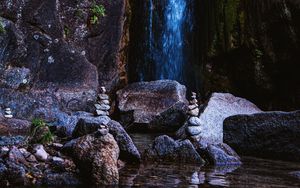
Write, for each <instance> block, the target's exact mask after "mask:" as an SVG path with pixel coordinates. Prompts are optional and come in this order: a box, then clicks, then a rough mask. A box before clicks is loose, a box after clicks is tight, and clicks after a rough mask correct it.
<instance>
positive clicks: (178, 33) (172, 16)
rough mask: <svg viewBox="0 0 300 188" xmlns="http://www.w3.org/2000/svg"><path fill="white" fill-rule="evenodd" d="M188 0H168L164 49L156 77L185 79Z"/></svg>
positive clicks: (163, 39) (163, 36) (156, 63)
mask: <svg viewBox="0 0 300 188" xmlns="http://www.w3.org/2000/svg"><path fill="white" fill-rule="evenodd" d="M185 11H186V0H168V2H167V4H166V7H165V11H164V24H165V25H164V27H163V31H162V39H161V43H162V44H161V45H162V51H161V58H160V61H156V62H155V65H156V79H172V80H178V81H183V65H184V54H183V47H184V44H183V43H184V33H183V31H184V28H183V27H184V21H185V20H184V19H185Z"/></svg>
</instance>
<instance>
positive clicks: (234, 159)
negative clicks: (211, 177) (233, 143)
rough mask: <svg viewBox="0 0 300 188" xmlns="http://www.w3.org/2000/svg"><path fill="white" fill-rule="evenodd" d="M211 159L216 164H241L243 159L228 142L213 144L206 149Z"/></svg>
mask: <svg viewBox="0 0 300 188" xmlns="http://www.w3.org/2000/svg"><path fill="white" fill-rule="evenodd" d="M206 155H207V156H208V159H209V161H210V162H211V163H212V164H213V165H216V166H227V165H241V164H242V162H241V159H240V157H239V156H238V155H237V153H236V152H235V151H234V150H233V149H231V148H230V146H228V145H227V144H224V143H221V144H212V145H209V146H208V147H207V149H206Z"/></svg>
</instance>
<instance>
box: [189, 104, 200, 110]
mask: <svg viewBox="0 0 300 188" xmlns="http://www.w3.org/2000/svg"><path fill="white" fill-rule="evenodd" d="M197 107H198V105H197V104H193V105H189V110H194V109H195V108H197Z"/></svg>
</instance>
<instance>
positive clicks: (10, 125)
mask: <svg viewBox="0 0 300 188" xmlns="http://www.w3.org/2000/svg"><path fill="white" fill-rule="evenodd" d="M29 129H30V122H29V121H26V120H21V119H14V118H0V135H26V134H28V132H29Z"/></svg>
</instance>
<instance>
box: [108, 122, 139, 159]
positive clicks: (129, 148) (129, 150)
mask: <svg viewBox="0 0 300 188" xmlns="http://www.w3.org/2000/svg"><path fill="white" fill-rule="evenodd" d="M107 126H108V128H109V133H110V134H112V135H113V136H114V138H115V140H116V141H117V143H118V146H119V148H120V159H121V160H123V161H126V162H127V163H133V162H139V161H140V160H141V155H140V153H139V151H138V149H137V148H136V146H135V145H134V143H133V141H132V139H131V137H130V136H129V135H128V134H127V132H126V131H125V130H124V128H123V126H122V125H121V124H120V123H118V122H116V121H114V120H111V121H110V122H109V123H108V124H107Z"/></svg>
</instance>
